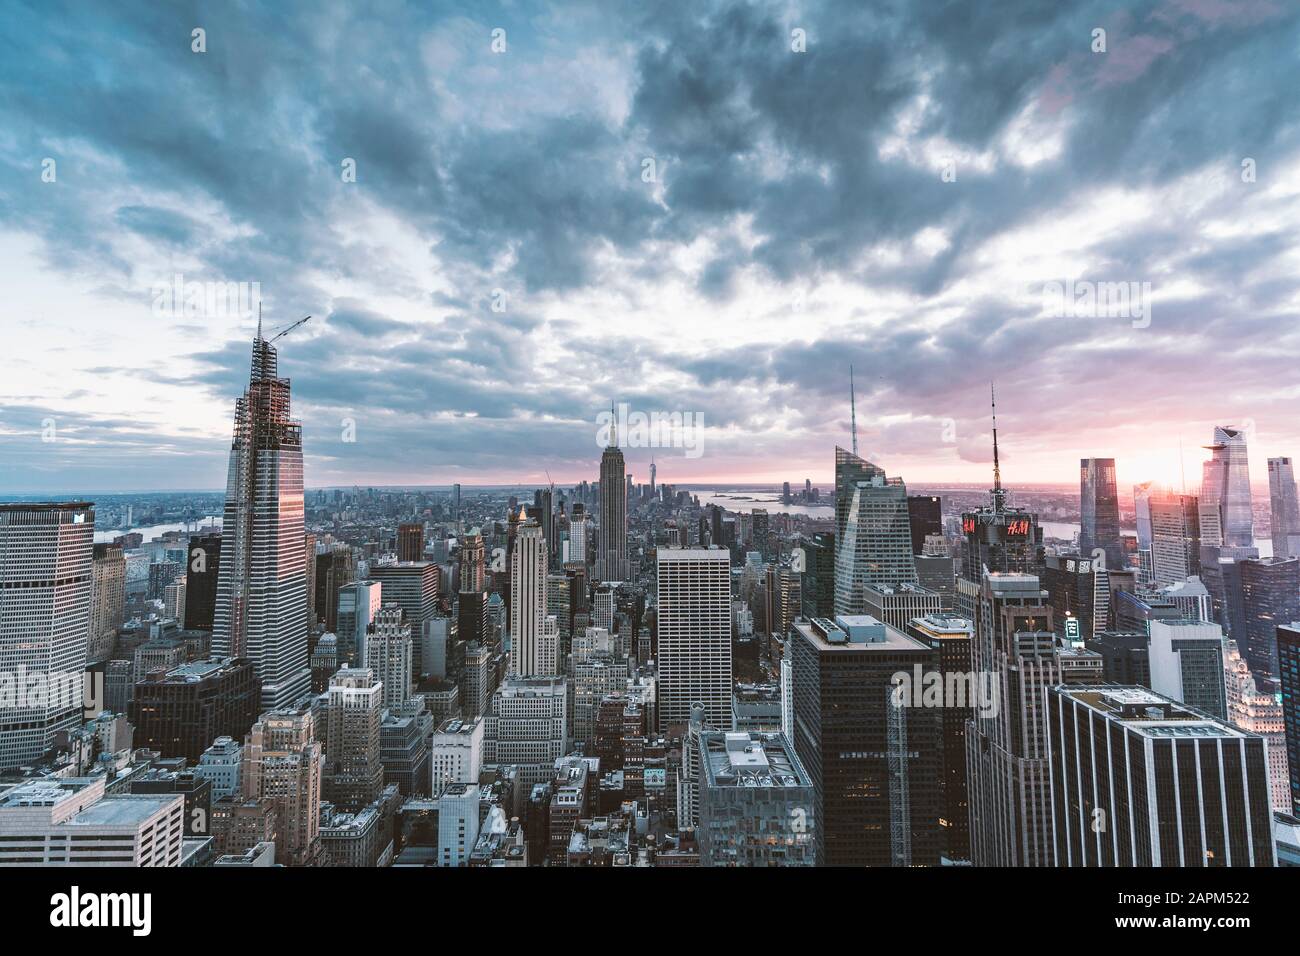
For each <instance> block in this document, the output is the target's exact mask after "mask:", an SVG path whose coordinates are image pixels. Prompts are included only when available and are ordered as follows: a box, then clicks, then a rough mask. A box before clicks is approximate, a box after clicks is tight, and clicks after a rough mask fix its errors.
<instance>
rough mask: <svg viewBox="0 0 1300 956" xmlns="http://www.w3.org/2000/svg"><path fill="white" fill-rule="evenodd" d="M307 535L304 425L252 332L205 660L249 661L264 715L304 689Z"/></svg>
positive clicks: (271, 355) (267, 346)
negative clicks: (210, 656)
mask: <svg viewBox="0 0 1300 956" xmlns="http://www.w3.org/2000/svg"><path fill="white" fill-rule="evenodd" d="M304 533H305V532H304V528H303V495H302V426H301V424H299V423H298V422H296V421H293V420H292V419H291V418H290V417H289V380H288V379H287V378H280V377H279V376H278V375H277V358H276V350H275V348H274V347H273V346H272V345H271V343H270V342H268V341H267V340H266V339H264V338H263V337H262V332H261V328H260V326H259V328H258V333H257V338H256V339H255V340H254V342H253V363H252V373H251V375H250V376H249V382H248V390H247V391H246V392H244V394H243V396H242V397H241V398H239V399H238V400H237V401H236V403H235V428H234V439H233V441H232V442H231V446H230V470H229V473H228V475H227V479H226V508H225V517H224V520H223V522H222V540H221V568H220V572H219V576H218V582H217V603H216V613H215V616H214V617H215V619H214V625H213V633H212V653H213V655H214V656H219V657H247V658H248V659H249V660H251V661H252V662H253V667H254V669H255V670H256V671H257V676H258V678H259V679H260V680H261V681H262V709H263V710H264V711H266V710H273V709H276V708H279V707H287V706H290V705H291V704H293V703H295V702H296V701H298V700H299V699H301V698H302V697H304V696H305V695H307V694H308V693H310V692H311V667H310V666H309V662H308V657H307V567H306V554H305V552H304V550H303V539H304Z"/></svg>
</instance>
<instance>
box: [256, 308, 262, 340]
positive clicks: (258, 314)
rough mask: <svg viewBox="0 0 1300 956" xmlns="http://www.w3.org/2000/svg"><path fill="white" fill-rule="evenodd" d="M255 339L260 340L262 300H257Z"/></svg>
mask: <svg viewBox="0 0 1300 956" xmlns="http://www.w3.org/2000/svg"><path fill="white" fill-rule="evenodd" d="M257 341H258V342H260V341H262V300H261V299H258V300H257Z"/></svg>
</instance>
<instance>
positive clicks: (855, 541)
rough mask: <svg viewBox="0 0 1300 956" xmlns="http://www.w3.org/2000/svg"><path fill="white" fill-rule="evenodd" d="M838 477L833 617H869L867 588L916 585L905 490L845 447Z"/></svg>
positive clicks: (840, 454)
mask: <svg viewBox="0 0 1300 956" xmlns="http://www.w3.org/2000/svg"><path fill="white" fill-rule="evenodd" d="M835 475H836V479H835V494H836V499H835V520H836V537H835V542H836V553H835V613H837V614H865V613H866V611H867V605H866V593H865V589H866V588H867V586H869V585H879V584H887V585H894V584H915V583H916V562H915V560H914V558H913V552H912V534H911V530H910V524H909V518H908V498H907V488H906V486H904V484H903V482H902V480H901V479H897V478H895V479H892V480H890V479H887V478H885V473H884V471H883V470H882V469H881V468H879V467H877V466H876V465H873V464H872V463H871V462H869V461H865V460H864V459H861V458H859V457H857V456H856V455H853V454H851V453H849V452H847V451H845V450H844V449H843V448H836V449H835Z"/></svg>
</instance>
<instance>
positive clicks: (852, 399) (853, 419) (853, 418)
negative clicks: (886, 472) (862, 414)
mask: <svg viewBox="0 0 1300 956" xmlns="http://www.w3.org/2000/svg"><path fill="white" fill-rule="evenodd" d="M849 421H850V423H851V425H852V428H853V454H854V455H856V454H857V453H858V400H857V396H856V395H855V394H854V390H853V366H852V365H850V366H849Z"/></svg>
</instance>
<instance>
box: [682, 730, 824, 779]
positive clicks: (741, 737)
mask: <svg viewBox="0 0 1300 956" xmlns="http://www.w3.org/2000/svg"><path fill="white" fill-rule="evenodd" d="M700 755H701V756H702V757H703V758H704V776H705V782H706V783H707V784H708V785H709V786H711V787H722V788H732V787H766V788H769V789H786V788H790V787H808V786H811V783H810V781H809V778H808V774H807V773H806V772H805V771H804V768H803V765H802V764H801V763H799V761H798V758H797V757H795V756H794V755H793V754H792V753H791V751H790V744H789V742H788V741H787V740H786V738H785V737H784V736H783V735H781V734H769V733H743V732H735V731H730V732H723V731H706V732H705V733H703V734H701V735H700Z"/></svg>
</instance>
